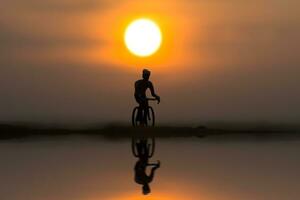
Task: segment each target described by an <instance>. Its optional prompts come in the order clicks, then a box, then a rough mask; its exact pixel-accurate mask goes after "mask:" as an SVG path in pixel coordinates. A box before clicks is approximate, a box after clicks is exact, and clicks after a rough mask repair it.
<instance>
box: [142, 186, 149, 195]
mask: <svg viewBox="0 0 300 200" xmlns="http://www.w3.org/2000/svg"><path fill="white" fill-rule="evenodd" d="M150 192H151V189H150V187H149V185H148V184H145V185H144V186H143V194H144V195H147V194H149V193H150Z"/></svg>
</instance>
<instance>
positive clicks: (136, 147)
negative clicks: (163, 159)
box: [131, 137, 155, 158]
mask: <svg viewBox="0 0 300 200" xmlns="http://www.w3.org/2000/svg"><path fill="white" fill-rule="evenodd" d="M131 150H132V154H133V155H134V156H135V157H137V158H140V157H143V156H146V157H147V158H151V157H152V156H153V155H154V152H155V138H154V137H152V138H132V141H131Z"/></svg>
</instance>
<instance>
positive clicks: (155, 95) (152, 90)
mask: <svg viewBox="0 0 300 200" xmlns="http://www.w3.org/2000/svg"><path fill="white" fill-rule="evenodd" d="M149 89H150V92H151V95H152V96H153V97H155V98H159V96H158V95H157V94H155V91H154V87H153V84H152V83H151V82H150V83H149Z"/></svg>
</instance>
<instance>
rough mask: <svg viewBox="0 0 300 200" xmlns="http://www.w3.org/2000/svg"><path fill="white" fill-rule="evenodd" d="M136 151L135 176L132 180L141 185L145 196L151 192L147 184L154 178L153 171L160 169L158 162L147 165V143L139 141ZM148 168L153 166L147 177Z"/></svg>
mask: <svg viewBox="0 0 300 200" xmlns="http://www.w3.org/2000/svg"><path fill="white" fill-rule="evenodd" d="M136 145H137V151H138V157H139V160H138V161H137V162H136V164H135V167H134V171H135V176H134V180H135V182H136V183H138V184H141V185H143V187H142V191H143V194H144V195H147V194H149V193H150V192H151V189H150V186H149V183H150V182H151V181H152V180H153V178H154V173H155V170H156V169H158V168H159V167H160V161H157V164H155V163H149V149H148V146H147V143H145V142H144V141H140V142H138V143H137V144H136ZM148 166H153V167H152V168H151V170H150V175H147V173H146V170H147V167H148Z"/></svg>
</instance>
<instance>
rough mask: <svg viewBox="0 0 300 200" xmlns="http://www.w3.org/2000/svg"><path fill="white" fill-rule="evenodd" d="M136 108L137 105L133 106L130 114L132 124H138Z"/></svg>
mask: <svg viewBox="0 0 300 200" xmlns="http://www.w3.org/2000/svg"><path fill="white" fill-rule="evenodd" d="M138 109H139V107H135V108H134V109H133V111H132V116H131V123H132V126H138V121H137V114H138Z"/></svg>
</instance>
